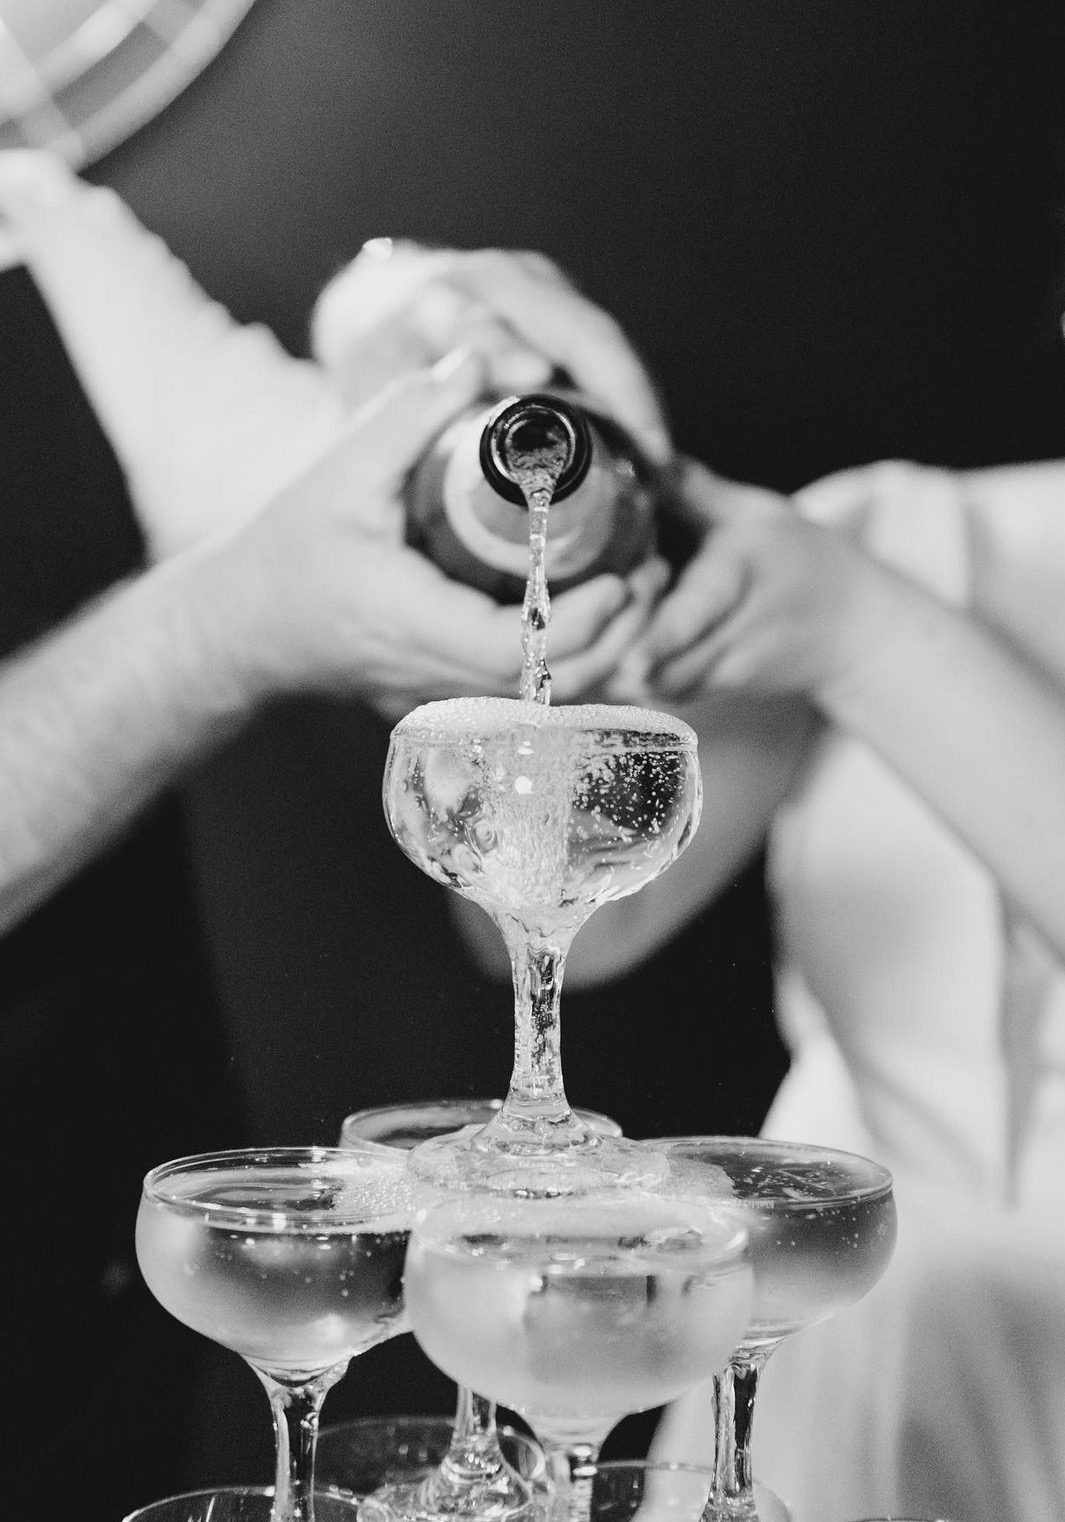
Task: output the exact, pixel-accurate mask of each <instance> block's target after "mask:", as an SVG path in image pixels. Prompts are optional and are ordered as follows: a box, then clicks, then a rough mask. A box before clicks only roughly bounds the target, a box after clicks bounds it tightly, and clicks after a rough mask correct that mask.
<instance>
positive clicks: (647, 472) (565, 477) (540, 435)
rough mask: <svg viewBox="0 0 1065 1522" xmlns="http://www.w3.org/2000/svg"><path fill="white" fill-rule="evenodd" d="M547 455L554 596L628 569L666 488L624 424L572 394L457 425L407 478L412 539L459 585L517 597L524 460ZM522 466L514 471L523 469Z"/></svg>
mask: <svg viewBox="0 0 1065 1522" xmlns="http://www.w3.org/2000/svg"><path fill="white" fill-rule="evenodd" d="M533 458H535V459H550V461H551V467H550V468H551V475H552V476H553V477H554V478H555V484H554V489H553V492H552V498H551V508H550V512H549V514H548V528H547V575H548V581H549V583H550V587H551V590H552V591H553V592H561V591H564V590H565V589H566V587H570V586H575V585H576V584H577V583H578V582H581V581H585V580H587V579H588V578H590V577H592V576H596V575H598V574H600V573H601V572H604V571H612V572H615V573H617V574H618V575H624V574H625V573H626V572H628V571H630V570H632V569H633V568H634V567H635V566H636V565H638V564H639V563H640V562H641V561H642V560H644V559H645V558H646V557H647V556H648V555H650V554H652V553H653V551H654V548H655V543H656V512H657V507H658V503H659V499H660V496H661V495H662V493H663V487H662V483H661V480H660V478H659V475H658V472H657V470H656V468H655V467H654V466H652V465H651V464H650V463H649V462H648V461H646V459H645V458H644V457H643V455H642V454H641V452H640V451H639V450H638V448H637V447H636V446H635V444H634V443H633V442H632V441H631V440H630V439H629V437H628V436H627V434H626V433H625V431H624V430H623V429H622V428H621V427H620V426H619V425H618V424H617V423H615V422H613V421H612V420H611V419H609V418H607V417H605V416H603V415H602V414H601V413H599V412H597V411H596V410H595V409H594V408H593V407H591V406H590V405H589V404H588V403H587V402H586V401H585V400H584V399H582V398H581V397H580V396H578V395H577V394H576V393H573V392H569V391H559V392H557V393H556V392H535V393H531V394H528V395H525V396H511V397H506V398H505V399H504V400H502V401H499V402H497V403H495V404H494V405H491V406H487V407H482V408H477V409H474V410H471V411H470V412H468V413H466V414H465V415H463V416H462V417H460V418H458V419H456V420H455V422H454V423H452V424H451V426H450V427H449V428H447V429H446V430H445V431H444V433H443V434H441V436H440V437H439V438H438V439H437V440H436V442H435V444H434V445H433V446H432V447H431V448H430V450H429V451H428V453H427V454H426V455H425V456H424V458H423V459H422V460H421V461H420V462H419V464H418V465H417V466H416V467H415V469H414V471H413V472H412V473H411V476H410V479H409V481H408V483H407V494H406V504H407V540H408V543H410V544H411V545H412V546H413V547H414V548H416V549H418V550H420V551H421V552H422V553H423V554H425V555H426V556H428V557H429V558H430V559H431V560H433V561H434V562H435V563H436V564H437V565H438V566H439V567H440V568H441V570H443V571H445V572H446V573H447V574H448V575H449V576H451V577H453V578H454V579H455V580H457V581H462V582H466V583H467V584H468V585H470V586H474V587H477V588H479V589H480V590H481V591H484V592H487V593H488V594H489V595H490V596H492V597H494V598H495V599H496V601H498V602H501V603H514V602H521V600H522V598H523V596H524V594H525V584H526V579H527V577H528V571H529V513H528V507H527V504H526V499H525V494H524V492H523V490H522V487H521V485H520V484H519V480H518V475H519V474H520V465H521V462H522V461H528V460H529V459H533ZM516 468H517V474H516Z"/></svg>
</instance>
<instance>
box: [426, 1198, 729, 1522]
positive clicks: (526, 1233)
mask: <svg viewBox="0 0 1065 1522" xmlns="http://www.w3.org/2000/svg"><path fill="white" fill-rule="evenodd" d="M405 1283H406V1295H407V1307H408V1315H409V1318H410V1325H411V1329H412V1331H413V1332H414V1335H415V1337H416V1338H417V1339H418V1342H419V1343H420V1344H421V1346H422V1347H423V1348H424V1350H425V1352H426V1353H427V1354H428V1356H429V1357H430V1358H431V1359H432V1360H433V1362H434V1363H436V1364H438V1366H439V1367H440V1368H441V1369H443V1370H444V1372H445V1373H447V1374H450V1376H451V1377H452V1378H453V1379H455V1380H458V1381H460V1382H464V1383H467V1384H470V1385H472V1386H474V1387H475V1388H477V1389H478V1390H483V1391H485V1392H486V1393H487V1394H489V1395H490V1396H492V1398H493V1399H495V1400H497V1401H499V1402H500V1403H501V1404H503V1405H505V1406H507V1407H509V1408H510V1409H512V1410H515V1411H519V1412H520V1413H521V1414H522V1415H523V1416H524V1417H525V1418H526V1419H527V1420H528V1421H529V1423H530V1424H531V1426H532V1427H533V1429H534V1431H535V1433H536V1435H537V1437H538V1438H539V1439H540V1442H541V1443H542V1445H543V1447H544V1449H545V1451H546V1452H547V1453H548V1455H549V1456H550V1457H551V1458H552V1460H553V1461H554V1464H555V1467H556V1470H557V1469H558V1468H559V1465H560V1462H561V1461H565V1463H564V1469H563V1473H564V1474H566V1475H568V1476H571V1477H572V1478H574V1479H578V1480H579V1478H580V1466H581V1465H582V1464H584V1463H589V1462H592V1461H594V1459H595V1458H596V1456H597V1454H598V1450H599V1448H600V1446H601V1444H602V1442H603V1440H604V1438H605V1437H606V1436H607V1434H608V1433H609V1432H610V1430H611V1428H612V1427H613V1426H614V1425H615V1423H616V1422H617V1421H618V1420H619V1419H620V1418H621V1417H622V1416H625V1415H627V1414H628V1413H630V1412H633V1411H642V1410H647V1409H648V1408H650V1407H652V1406H658V1405H661V1404H664V1403H665V1402H667V1401H670V1400H673V1399H675V1398H676V1397H677V1396H678V1395H680V1394H682V1393H683V1392H684V1391H685V1390H689V1389H691V1388H692V1387H693V1386H695V1385H697V1384H699V1383H700V1382H701V1381H702V1380H705V1379H706V1378H708V1377H709V1376H710V1375H711V1374H712V1373H713V1371H714V1370H715V1369H717V1368H719V1367H721V1365H722V1364H723V1363H724V1362H725V1360H726V1359H727V1358H728V1356H729V1354H730V1353H731V1351H732V1349H733V1347H734V1346H735V1345H736V1342H737V1341H738V1339H739V1338H740V1337H741V1336H742V1334H743V1331H744V1329H745V1327H746V1325H747V1321H748V1318H749V1315H750V1309H751V1297H752V1275H751V1270H750V1267H749V1263H748V1260H747V1248H746V1235H745V1232H744V1231H743V1228H742V1227H741V1226H739V1225H738V1224H737V1220H736V1218H735V1217H734V1216H732V1215H730V1214H729V1213H728V1212H727V1211H726V1212H722V1211H720V1210H715V1209H712V1208H710V1207H708V1206H706V1205H703V1204H696V1203H694V1202H691V1201H687V1200H684V1201H677V1200H671V1199H666V1198H659V1197H657V1196H654V1195H645V1194H641V1193H638V1192H635V1191H628V1190H617V1191H615V1192H614V1193H613V1194H611V1195H608V1194H603V1195H600V1196H590V1195H586V1196H582V1197H562V1198H558V1199H504V1198H502V1197H499V1196H489V1195H484V1194H480V1193H473V1194H469V1195H466V1196H464V1197H460V1198H457V1199H454V1200H452V1201H450V1202H448V1203H445V1204H442V1205H437V1206H435V1207H433V1208H431V1209H429V1210H427V1211H426V1212H424V1214H423V1215H421V1216H419V1218H418V1220H417V1223H416V1226H415V1230H414V1232H413V1233H412V1236H411V1244H410V1248H409V1250H408V1253H407V1267H406V1275H405ZM577 1504H578V1506H579V1505H580V1504H582V1503H580V1501H579V1497H578V1498H577Z"/></svg>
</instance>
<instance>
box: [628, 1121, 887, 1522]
mask: <svg viewBox="0 0 1065 1522" xmlns="http://www.w3.org/2000/svg"><path fill="white" fill-rule="evenodd" d="M654 1145H656V1146H661V1147H662V1149H663V1151H664V1152H665V1154H666V1156H667V1157H668V1159H669V1163H670V1180H671V1182H672V1183H673V1184H674V1185H675V1186H676V1187H677V1188H679V1189H681V1190H684V1191H687V1190H688V1189H696V1190H700V1192H701V1191H702V1190H703V1189H705V1190H706V1191H707V1192H708V1193H709V1194H711V1195H714V1194H716V1195H717V1197H718V1198H727V1199H728V1201H729V1203H730V1204H732V1205H734V1206H735V1208H737V1209H738V1210H739V1211H740V1212H741V1213H742V1217H743V1220H744V1223H745V1224H746V1227H747V1231H748V1234H749V1237H750V1253H751V1264H752V1266H753V1269H754V1305H753V1309H752V1312H751V1319H750V1322H749V1323H748V1326H747V1329H746V1332H745V1334H744V1336H743V1338H742V1340H741V1341H740V1343H739V1346H738V1347H737V1349H736V1350H735V1352H734V1353H733V1354H732V1357H731V1359H730V1360H729V1363H728V1366H727V1367H726V1368H725V1369H724V1370H723V1371H722V1372H720V1373H715V1375H714V1406H715V1425H716V1431H715V1459H714V1487H713V1491H712V1493H711V1496H710V1500H709V1503H708V1505H707V1509H706V1512H705V1515H704V1522H766V1519H765V1518H762V1517H761V1516H760V1513H759V1511H758V1505H757V1501H756V1499H755V1495H754V1489H753V1476H752V1469H751V1433H752V1427H753V1422H754V1405H755V1396H756V1394H757V1390H758V1381H759V1377H760V1375H761V1373H762V1370H763V1369H764V1368H765V1364H766V1361H767V1359H768V1358H769V1357H770V1355H771V1354H772V1352H773V1350H774V1349H775V1348H776V1347H778V1346H779V1345H780V1343H781V1342H782V1341H783V1339H784V1338H785V1337H787V1336H790V1334H791V1333H792V1332H797V1331H800V1330H801V1329H802V1328H803V1327H808V1326H813V1325H815V1323H817V1322H819V1321H825V1320H827V1318H828V1317H830V1316H833V1315H835V1313H836V1312H837V1311H840V1310H843V1309H844V1308H845V1307H846V1306H849V1305H853V1304H854V1303H855V1302H856V1301H857V1300H860V1299H861V1298H862V1296H863V1295H865V1294H866V1293H867V1292H868V1291H869V1290H871V1289H872V1288H873V1286H874V1285H875V1284H876V1283H877V1281H878V1280H879V1279H880V1277H881V1275H882V1274H883V1272H884V1270H885V1269H886V1268H887V1266H888V1263H889V1262H890V1260H891V1254H892V1251H893V1250H894V1246H895V1233H896V1218H895V1199H894V1193H893V1188H892V1179H891V1174H890V1173H889V1172H888V1170H887V1169H886V1168H883V1167H881V1166H880V1164H879V1163H874V1162H870V1160H869V1159H868V1158H865V1157H858V1156H856V1155H855V1154H854V1153H850V1152H840V1151H837V1150H835V1149H833V1148H829V1147H816V1146H810V1145H806V1144H803V1143H799V1142H785V1141H770V1140H763V1139H761V1138H757V1137H749V1136H686V1137H671V1138H666V1139H665V1140H663V1141H661V1142H656V1143H655V1144H654Z"/></svg>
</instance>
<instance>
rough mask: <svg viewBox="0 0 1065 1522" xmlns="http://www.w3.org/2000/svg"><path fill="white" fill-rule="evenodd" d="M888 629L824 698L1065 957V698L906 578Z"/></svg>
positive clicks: (825, 691) (995, 641)
mask: <svg viewBox="0 0 1065 1522" xmlns="http://www.w3.org/2000/svg"><path fill="white" fill-rule="evenodd" d="M895 594H896V595H897V597H898V598H899V599H900V603H901V605H900V607H899V609H898V612H897V616H896V617H895V618H894V619H893V620H892V632H891V634H890V635H889V636H886V637H882V638H881V639H879V640H878V641H877V642H876V643H875V644H874V645H872V646H871V647H870V648H869V650H868V651H867V652H866V654H865V656H864V658H863V660H862V662H861V663H860V665H859V666H857V667H856V668H855V669H853V670H851V671H849V672H848V673H847V675H846V676H845V677H843V678H839V679H837V680H835V681H834V682H833V683H832V684H830V685H828V686H827V687H826V688H824V689H823V690H822V692H821V694H820V698H821V704H822V707H823V710H824V712H825V713H826V715H827V716H828V717H830V718H831V719H833V720H834V721H835V722H836V723H838V724H839V725H840V726H842V727H843V728H844V729H846V730H847V731H849V732H850V733H852V734H853V735H855V736H857V737H858V738H860V739H861V740H863V741H864V742H866V743H867V744H869V745H870V746H871V747H872V748H873V749H874V750H875V751H876V752H877V753H878V754H879V755H880V756H881V757H882V758H883V759H884V760H885V761H886V762H887V764H888V765H889V766H891V767H892V768H893V769H894V770H895V771H896V772H897V773H898V774H899V775H900V776H901V777H902V778H903V779H904V780H906V781H907V782H908V783H909V784H910V785H911V786H912V787H913V788H914V789H915V790H916V791H917V792H918V793H919V794H920V795H921V796H922V797H923V798H924V799H925V801H926V802H927V803H928V804H929V805H930V806H931V807H932V808H933V809H934V810H935V811H936V813H937V814H938V815H939V816H940V817H941V818H942V819H943V820H944V822H945V823H946V824H947V825H948V826H950V827H951V828H953V829H954V830H955V831H956V832H957V834H958V835H959V837H960V838H961V839H962V840H964V841H965V842H966V844H967V845H968V846H969V847H970V848H971V849H972V850H973V851H974V852H975V854H976V855H978V856H979V857H980V858H981V859H982V860H983V862H984V863H985V865H986V866H987V867H988V868H989V869H990V871H991V872H992V873H993V874H994V876H995V878H996V879H997V881H998V882H999V883H1000V885H1001V887H1002V888H1003V890H1004V892H1005V893H1006V895H1007V896H1008V897H1009V898H1010V899H1012V900H1013V901H1014V902H1015V903H1016V904H1017V906H1018V907H1019V908H1021V909H1022V910H1023V911H1024V912H1025V913H1026V914H1027V915H1028V916H1029V917H1030V918H1031V920H1032V921H1033V922H1034V923H1035V924H1036V925H1037V926H1038V927H1039V928H1040V929H1041V930H1042V932H1043V933H1044V934H1045V935H1046V936H1047V937H1048V938H1049V939H1050V940H1051V941H1052V942H1053V944H1054V945H1055V946H1056V947H1057V948H1058V949H1059V951H1061V952H1062V954H1065V894H1063V893H1062V882H1063V881H1065V693H1063V692H1062V690H1060V689H1059V688H1058V687H1057V686H1056V685H1055V684H1054V683H1053V682H1052V681H1051V680H1050V679H1048V678H1047V677H1046V676H1045V675H1044V674H1043V673H1042V672H1041V671H1039V670H1037V669H1036V668H1035V667H1034V666H1033V665H1030V664H1028V663H1027V662H1026V661H1025V660H1024V659H1023V658H1022V657H1020V656H1019V655H1018V654H1016V653H1015V652H1014V651H1013V650H1011V649H1010V648H1009V647H1008V646H1007V645H1006V644H1005V643H1003V642H1002V641H1001V640H999V639H998V638H996V637H995V636H994V635H992V634H991V633H989V632H988V631H986V630H985V629H983V628H981V627H980V626H979V625H978V624H976V623H975V622H973V621H972V620H971V619H969V618H967V617H965V616H963V615H961V614H959V613H957V612H955V611H954V610H952V609H948V608H946V607H944V606H943V605H942V604H940V603H939V602H937V601H936V600H935V599H934V598H932V597H929V596H927V595H925V594H924V593H922V592H920V591H919V590H918V589H916V588H914V587H912V586H909V585H906V584H904V583H902V582H899V584H898V585H897V586H896V588H895Z"/></svg>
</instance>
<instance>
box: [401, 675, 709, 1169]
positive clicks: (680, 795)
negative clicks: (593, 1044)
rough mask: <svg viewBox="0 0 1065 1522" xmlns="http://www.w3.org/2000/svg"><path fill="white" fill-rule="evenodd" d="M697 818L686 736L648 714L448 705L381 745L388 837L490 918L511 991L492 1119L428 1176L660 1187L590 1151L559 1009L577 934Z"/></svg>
mask: <svg viewBox="0 0 1065 1522" xmlns="http://www.w3.org/2000/svg"><path fill="white" fill-rule="evenodd" d="M700 803H701V787H700V777H699V769H698V764H697V759H696V737H695V733H694V731H693V730H692V729H690V728H689V726H688V725H687V724H684V723H683V722H682V721H680V720H678V719H674V718H671V717H669V716H668V715H666V714H661V713H654V712H651V711H648V710H646V709H640V708H629V707H612V706H610V705H606V704H589V705H579V706H561V707H556V708H551V707H549V706H548V705H547V704H546V703H543V702H530V701H525V700H522V699H510V698H459V699H455V700H452V701H448V702H439V703H427V704H424V705H423V706H422V707H420V708H416V709H415V710H414V711H413V712H412V713H410V714H408V715H407V717H406V718H405V719H403V720H402V721H401V722H400V723H399V724H398V725H397V726H396V728H395V729H394V730H393V732H392V739H391V744H390V748H389V755H388V762H387V765H386V769H385V779H384V805H385V814H386V817H387V819H388V823H389V827H390V829H391V831H392V834H393V835H394V837H395V839H396V841H397V843H398V844H399V846H400V847H401V849H402V850H403V851H404V852H405V853H406V855H408V856H409V857H410V858H411V860H412V861H413V862H415V863H416V865H418V866H419V867H420V868H421V869H422V871H423V872H426V873H428V875H429V876H430V877H432V878H434V879H435V880H436V881H437V882H440V883H443V884H444V885H445V886H446V887H449V888H452V889H454V890H455V891H456V892H459V893H462V894H463V895H464V896H466V897H468V898H471V899H473V900H474V901H475V902H477V903H479V904H481V905H482V907H483V908H485V909H486V910H487V911H488V913H489V914H490V915H491V916H492V918H493V919H494V920H495V922H496V924H497V925H498V926H499V929H500V931H501V933H502V935H503V938H504V940H505V942H506V945H507V949H508V952H509V954H510V959H511V965H512V968H513V977H514V1003H515V1063H514V1072H513V1075H512V1078H511V1084H510V1091H509V1093H508V1095H507V1098H506V1100H505V1102H504V1104H503V1107H502V1109H501V1111H500V1113H499V1114H498V1115H497V1116H496V1117H495V1119H494V1120H492V1121H491V1122H490V1123H489V1124H488V1125H487V1126H485V1128H484V1129H483V1130H482V1131H481V1132H480V1133H478V1134H477V1135H475V1136H472V1137H467V1138H464V1139H462V1140H460V1141H455V1140H446V1141H439V1142H430V1143H428V1144H426V1145H425V1146H423V1147H421V1148H418V1149H416V1150H415V1152H414V1153H412V1165H413V1166H414V1167H415V1168H416V1169H417V1170H418V1171H419V1172H421V1173H422V1174H423V1175H424V1176H428V1177H433V1178H436V1179H438V1180H439V1181H440V1182H443V1183H453V1182H465V1183H470V1182H476V1183H477V1184H479V1185H480V1186H482V1187H486V1188H495V1189H499V1190H501V1191H504V1192H513V1191H518V1192H524V1193H528V1194H540V1193H543V1194H560V1193H566V1192H577V1191H579V1190H582V1189H592V1188H596V1187H599V1186H601V1185H603V1184H604V1183H617V1182H628V1183H639V1182H646V1181H648V1180H649V1179H651V1178H653V1177H654V1176H655V1175H656V1173H661V1172H662V1167H661V1163H660V1160H659V1159H657V1158H653V1157H652V1156H651V1154H649V1153H648V1151H647V1149H645V1148H643V1147H641V1146H640V1144H638V1143H634V1142H626V1141H624V1140H621V1139H611V1138H608V1137H603V1136H600V1135H597V1134H596V1133H595V1132H594V1131H593V1130H592V1128H590V1127H589V1126H588V1125H586V1124H585V1123H584V1122H582V1121H581V1120H580V1119H579V1118H578V1117H577V1116H576V1115H575V1114H574V1112H573V1111H572V1110H571V1109H570V1106H569V1103H568V1101H567V1099H566V1095H565V1090H564V1087H563V1082H562V1064H561V1045H560V1029H559V998H560V994H561V984H562V975H563V972H564V968H565V959H566V954H567V952H568V950H569V947H570V944H571V942H572V940H573V937H574V935H575V934H576V932H577V930H578V929H579V928H580V926H581V925H582V924H583V923H584V921H585V920H586V919H587V918H588V917H589V915H591V914H592V913H593V912H594V911H595V909H597V908H598V907H599V905H600V904H603V903H606V902H608V901H610V900H612V899H618V898H623V897H625V896H626V895H627V894H630V893H635V892H637V891H638V889H640V888H642V887H643V886H644V885H645V884H646V883H648V882H650V881H651V880H652V879H653V878H655V877H657V876H658V875H659V874H660V873H661V872H663V871H665V869H666V868H667V867H669V866H670V865H671V864H672V863H673V862H674V861H675V860H676V859H677V857H678V856H679V855H680V853H681V852H682V851H683V850H684V848H685V846H686V845H687V844H688V842H689V840H690V839H691V837H692V835H693V833H694V831H695V828H696V825H697V823H698V818H699V809H700Z"/></svg>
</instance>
